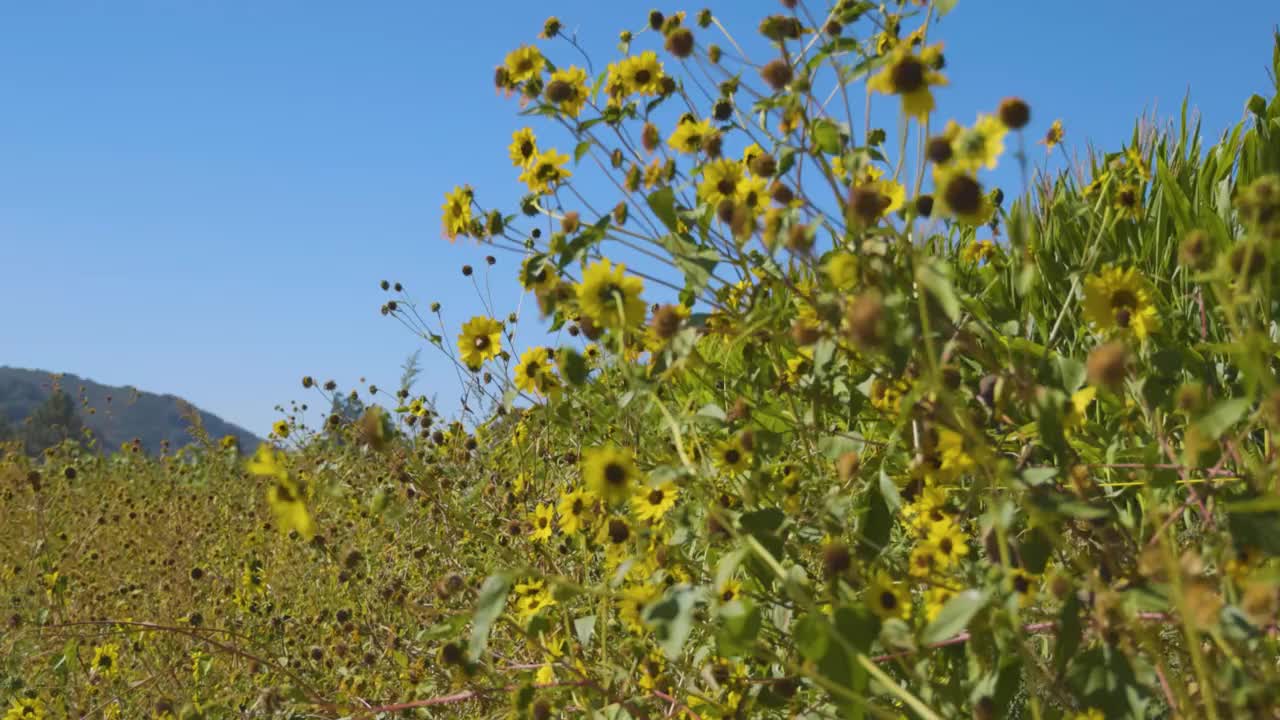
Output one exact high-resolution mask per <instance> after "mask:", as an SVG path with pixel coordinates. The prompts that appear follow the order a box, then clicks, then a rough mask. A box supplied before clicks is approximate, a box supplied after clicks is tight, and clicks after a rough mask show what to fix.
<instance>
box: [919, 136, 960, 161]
mask: <svg viewBox="0 0 1280 720" xmlns="http://www.w3.org/2000/svg"><path fill="white" fill-rule="evenodd" d="M924 153H925V156H927V157H928V158H929V162H931V163H933V164H934V165H942V164H944V163H946V162H947V161H948V160H950V159H951V157H952V155H954V152H953V150H952V149H951V141H950V140H948V139H946V138H944V137H931V138H929V143H928V144H927V145H926V146H925V150H924Z"/></svg>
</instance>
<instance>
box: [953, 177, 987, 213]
mask: <svg viewBox="0 0 1280 720" xmlns="http://www.w3.org/2000/svg"><path fill="white" fill-rule="evenodd" d="M946 199H947V205H950V206H951V209H952V210H954V211H956V212H957V213H959V214H961V215H968V214H971V213H975V212H977V211H978V208H980V207H981V206H982V186H981V185H979V184H978V181H977V180H974V179H973V178H971V177H969V176H968V175H959V176H957V177H955V178H953V179H952V180H951V182H949V183H947V190H946Z"/></svg>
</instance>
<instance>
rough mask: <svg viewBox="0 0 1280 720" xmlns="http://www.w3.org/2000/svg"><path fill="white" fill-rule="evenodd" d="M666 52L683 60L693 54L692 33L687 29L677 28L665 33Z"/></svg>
mask: <svg viewBox="0 0 1280 720" xmlns="http://www.w3.org/2000/svg"><path fill="white" fill-rule="evenodd" d="M666 46H667V52H669V53H671V54H672V55H675V56H676V57H678V58H680V59H684V58H687V57H689V56H690V55H692V54H693V33H692V32H690V30H689V29H688V28H682V27H678V28H676V29H675V30H672V31H671V32H670V33H667V43H666Z"/></svg>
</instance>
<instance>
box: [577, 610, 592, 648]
mask: <svg viewBox="0 0 1280 720" xmlns="http://www.w3.org/2000/svg"><path fill="white" fill-rule="evenodd" d="M595 632H596V616H595V615H583V616H582V617H580V618H574V621H573V634H574V635H577V636H578V642H579V643H580V644H581V645H582V647H584V648H586V647H591V637H592V636H593V635H595Z"/></svg>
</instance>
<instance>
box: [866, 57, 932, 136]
mask: <svg viewBox="0 0 1280 720" xmlns="http://www.w3.org/2000/svg"><path fill="white" fill-rule="evenodd" d="M941 57H942V46H941V45H932V46H930V47H927V48H924V49H923V50H921V51H920V54H919V55H917V54H916V53H915V51H914V49H913V48H912V47H911V45H910V44H909V43H902V44H899V45H897V46H895V47H894V48H893V50H892V51H891V52H890V53H889V62H888V63H887V64H886V65H885V66H884V69H883V70H881V71H880V72H879V73H877V74H876V75H875V76H873V77H872V78H871V79H870V80H868V81H867V89H869V90H874V91H875V92H879V93H883V94H885V95H897V96H899V97H901V98H902V110H903V112H905V113H907V114H908V115H910V116H912V117H914V118H916V119H917V120H923V119H924V118H925V117H927V116H928V115H929V113H931V112H933V106H934V101H933V92H932V91H930V89H929V88H931V87H934V86H937V85H946V84H947V78H946V77H944V76H943V75H942V73H940V72H938V71H937V70H935V69H934V67H935V66H936V65H937V63H938V60H939V59H940V58H941Z"/></svg>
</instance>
